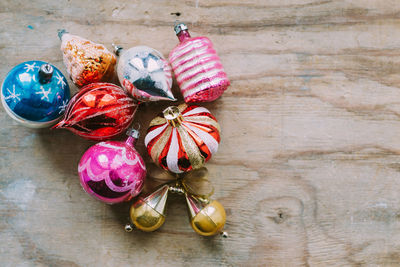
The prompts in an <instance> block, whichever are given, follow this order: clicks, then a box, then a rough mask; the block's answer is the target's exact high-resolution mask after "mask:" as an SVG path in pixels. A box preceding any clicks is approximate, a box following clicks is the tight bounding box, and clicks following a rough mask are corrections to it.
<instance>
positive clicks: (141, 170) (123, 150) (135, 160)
mask: <svg viewBox="0 0 400 267" xmlns="http://www.w3.org/2000/svg"><path fill="white" fill-rule="evenodd" d="M127 134H128V135H129V137H128V139H127V140H126V141H125V142H118V141H106V142H101V143H98V144H96V145H94V146H92V147H90V148H89V149H88V150H87V151H86V152H85V154H84V155H83V156H82V158H81V160H80V162H79V166H78V172H79V177H80V182H81V185H82V187H83V189H84V190H85V191H86V192H87V193H88V194H90V195H92V196H93V197H95V198H97V199H99V200H101V201H103V202H105V203H108V204H114V203H120V202H123V201H127V200H130V199H131V198H132V197H135V196H136V195H138V194H139V193H140V191H141V190H142V188H143V181H144V179H145V176H146V167H145V165H144V162H143V159H142V157H141V156H140V155H139V153H138V152H137V151H136V150H135V148H134V145H135V143H136V140H137V139H138V138H139V132H138V131H137V130H135V129H131V130H129V131H128V133H127Z"/></svg>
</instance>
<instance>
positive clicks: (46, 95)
mask: <svg viewBox="0 0 400 267" xmlns="http://www.w3.org/2000/svg"><path fill="white" fill-rule="evenodd" d="M40 90H42V91H39V92H36V94H37V95H43V96H42V97H41V98H40V100H43V99H45V98H46V100H47V101H49V100H50V99H49V94H50V93H51V88H49V90H47V91H46V90H44V87H43V86H40Z"/></svg>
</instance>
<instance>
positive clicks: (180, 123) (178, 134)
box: [145, 104, 220, 173]
mask: <svg viewBox="0 0 400 267" xmlns="http://www.w3.org/2000/svg"><path fill="white" fill-rule="evenodd" d="M219 132H220V127H219V124H218V122H217V120H216V119H215V117H214V116H213V115H211V113H210V111H208V109H206V108H203V107H198V106H190V107H188V106H187V105H186V104H182V105H179V106H178V107H175V106H172V107H169V108H167V109H165V110H164V111H163V116H162V115H161V116H159V117H156V118H154V119H153V120H152V121H151V122H150V127H149V129H148V130H147V135H146V138H145V145H146V147H147V151H148V153H149V155H150V157H151V158H152V159H153V161H154V162H155V163H156V164H157V165H159V166H160V167H162V168H163V169H165V170H168V171H171V172H174V173H182V172H187V171H190V170H192V169H199V168H201V167H202V166H203V164H204V162H206V161H208V160H209V159H210V158H211V156H212V154H213V153H215V152H217V149H218V144H219V142H220V136H219Z"/></svg>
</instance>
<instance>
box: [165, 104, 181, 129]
mask: <svg viewBox="0 0 400 267" xmlns="http://www.w3.org/2000/svg"><path fill="white" fill-rule="evenodd" d="M163 115H164V118H165V119H166V120H167V121H168V122H169V123H170V124H171V125H172V126H173V127H176V126H178V125H180V124H181V123H182V120H183V118H182V115H181V111H180V110H179V108H178V107H176V106H170V107H167V108H166V109H164V110H163Z"/></svg>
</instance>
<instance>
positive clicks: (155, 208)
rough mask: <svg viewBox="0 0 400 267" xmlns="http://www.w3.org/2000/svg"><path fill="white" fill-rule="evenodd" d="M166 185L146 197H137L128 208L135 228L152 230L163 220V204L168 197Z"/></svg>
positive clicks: (159, 225) (160, 224)
mask: <svg viewBox="0 0 400 267" xmlns="http://www.w3.org/2000/svg"><path fill="white" fill-rule="evenodd" d="M168 189H169V186H168V185H164V186H162V187H161V188H159V189H158V190H157V191H155V192H154V193H152V194H150V195H149V196H147V197H146V198H143V199H139V200H138V201H137V202H135V203H134V204H133V205H132V206H131V209H130V217H131V221H132V223H133V224H134V225H135V226H136V228H138V229H140V230H142V231H145V232H152V231H155V230H157V229H158V228H160V227H161V226H162V225H163V224H164V222H165V215H164V210H165V205H166V203H167V197H168Z"/></svg>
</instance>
